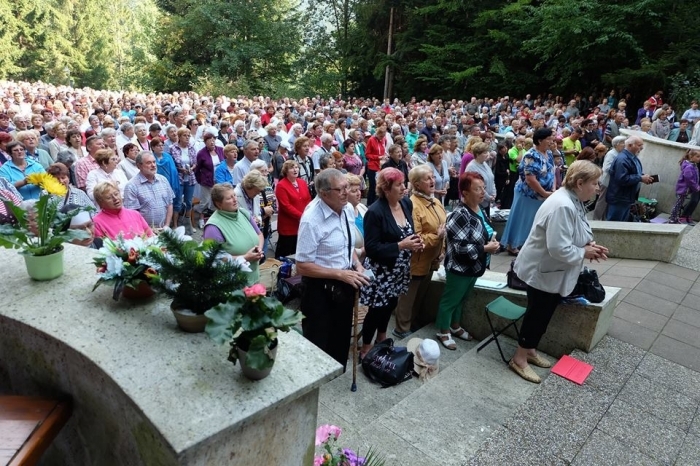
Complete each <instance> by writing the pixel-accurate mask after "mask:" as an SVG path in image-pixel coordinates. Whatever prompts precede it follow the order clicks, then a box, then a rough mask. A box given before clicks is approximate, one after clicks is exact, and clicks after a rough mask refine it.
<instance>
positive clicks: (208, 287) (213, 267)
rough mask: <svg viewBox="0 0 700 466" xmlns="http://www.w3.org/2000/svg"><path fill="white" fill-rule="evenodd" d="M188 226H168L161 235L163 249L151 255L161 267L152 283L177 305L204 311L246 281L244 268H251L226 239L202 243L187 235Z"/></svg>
mask: <svg viewBox="0 0 700 466" xmlns="http://www.w3.org/2000/svg"><path fill="white" fill-rule="evenodd" d="M181 229H182V230H181ZM183 232H184V227H178V228H177V229H176V230H174V231H173V230H170V229H165V230H163V231H162V232H161V233H160V234H159V235H158V242H159V244H160V246H161V249H159V250H158V251H155V250H154V251H152V254H151V255H150V257H149V259H150V260H152V261H153V264H154V265H155V267H154V268H156V269H157V270H158V274H157V275H156V276H153V277H151V282H152V283H151V284H152V286H153V287H154V288H155V289H157V290H159V291H161V292H163V293H165V294H166V295H168V296H170V297H172V298H173V304H172V307H173V308H174V309H181V310H183V309H184V310H189V311H192V313H194V314H196V315H202V314H204V312H205V311H207V310H209V309H211V308H212V307H214V306H216V305H217V304H219V303H223V302H225V301H226V300H227V299H228V298H229V296H230V295H231V293H233V292H234V291H236V290H240V289H242V288H243V287H244V286H245V284H246V276H245V274H244V273H243V272H250V268H249V267H248V265H249V264H248V263H247V262H246V261H245V260H243V259H242V258H233V257H232V256H231V255H230V254H228V253H227V252H226V251H225V250H224V245H223V244H222V243H219V242H216V241H213V240H204V241H202V242H201V243H199V242H197V241H193V240H192V239H191V238H189V237H188V236H184V234H183Z"/></svg>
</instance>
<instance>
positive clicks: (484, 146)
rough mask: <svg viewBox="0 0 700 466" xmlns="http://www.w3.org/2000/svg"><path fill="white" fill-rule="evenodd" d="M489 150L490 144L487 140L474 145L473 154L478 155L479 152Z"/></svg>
mask: <svg viewBox="0 0 700 466" xmlns="http://www.w3.org/2000/svg"><path fill="white" fill-rule="evenodd" d="M488 151H489V145H488V144H486V143H485V142H478V143H476V144H474V146H472V155H473V156H474V157H476V155H477V154H483V153H484V152H488Z"/></svg>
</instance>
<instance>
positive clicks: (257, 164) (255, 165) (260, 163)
mask: <svg viewBox="0 0 700 466" xmlns="http://www.w3.org/2000/svg"><path fill="white" fill-rule="evenodd" d="M266 167H267V163H265V161H264V160H261V159H256V160H253V162H251V164H250V169H251V170H259V169H261V168H266Z"/></svg>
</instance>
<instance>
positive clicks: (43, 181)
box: [0, 173, 90, 256]
mask: <svg viewBox="0 0 700 466" xmlns="http://www.w3.org/2000/svg"><path fill="white" fill-rule="evenodd" d="M27 182H29V183H31V184H35V185H37V186H39V187H41V189H42V194H41V195H40V196H39V199H38V200H37V201H36V202H27V203H25V204H26V205H27V207H26V210H25V209H24V208H22V207H18V206H16V205H15V204H14V203H13V202H11V201H9V200H3V203H4V204H5V207H6V208H7V211H8V212H9V213H10V217H11V220H10V223H6V224H3V225H0V246H2V247H5V248H16V249H21V250H22V253H23V254H27V255H31V256H48V255H50V254H54V253H56V252H59V251H60V250H61V249H62V248H63V246H62V244H63V243H64V242H70V241H73V240H80V239H87V238H89V237H90V234H89V233H87V232H86V231H81V230H71V229H69V226H70V221H71V219H72V218H73V217H74V216H76V215H77V214H78V213H80V212H81V211H82V210H87V209H74V210H72V211H70V212H61V210H60V207H59V203H58V202H56V200H55V197H54V196H65V194H66V187H65V186H64V185H63V184H61V182H60V181H58V180H57V179H56V178H54V177H53V176H51V175H49V174H47V173H33V174H31V175H29V176H28V177H27Z"/></svg>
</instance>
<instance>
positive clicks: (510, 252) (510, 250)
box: [506, 248, 520, 256]
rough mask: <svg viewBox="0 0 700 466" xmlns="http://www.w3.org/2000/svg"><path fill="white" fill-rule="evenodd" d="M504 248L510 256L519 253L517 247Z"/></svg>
mask: <svg viewBox="0 0 700 466" xmlns="http://www.w3.org/2000/svg"><path fill="white" fill-rule="evenodd" d="M506 250H507V251H508V255H510V256H517V255H518V254H519V253H520V249H518V248H515V249H511V248H507V249H506Z"/></svg>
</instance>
